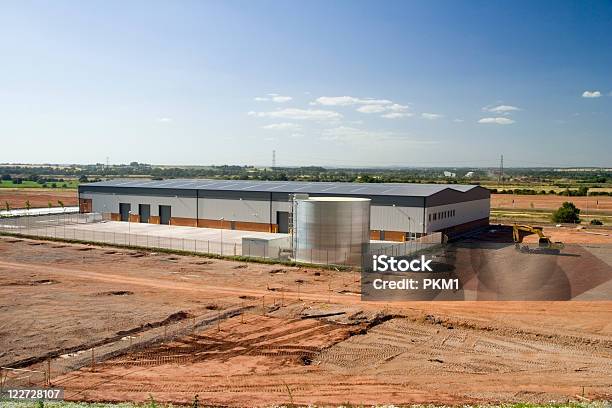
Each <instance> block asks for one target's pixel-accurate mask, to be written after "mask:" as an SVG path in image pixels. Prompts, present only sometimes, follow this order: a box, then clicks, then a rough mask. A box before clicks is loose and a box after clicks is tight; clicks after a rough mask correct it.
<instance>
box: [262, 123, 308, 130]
mask: <svg viewBox="0 0 612 408" xmlns="http://www.w3.org/2000/svg"><path fill="white" fill-rule="evenodd" d="M301 128H302V127H301V126H300V125H298V124H297V123H289V122H282V123H271V124H269V125H266V126H262V129H268V130H300V129H301Z"/></svg>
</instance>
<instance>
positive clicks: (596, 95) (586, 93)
mask: <svg viewBox="0 0 612 408" xmlns="http://www.w3.org/2000/svg"><path fill="white" fill-rule="evenodd" d="M600 96H601V92H599V91H584V92H583V93H582V97H583V98H599V97H600Z"/></svg>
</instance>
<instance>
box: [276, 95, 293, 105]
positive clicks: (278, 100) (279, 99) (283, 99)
mask: <svg viewBox="0 0 612 408" xmlns="http://www.w3.org/2000/svg"><path fill="white" fill-rule="evenodd" d="M292 99H293V98H292V97H290V96H282V95H278V96H273V97H272V102H276V103H285V102H289V101H290V100H292Z"/></svg>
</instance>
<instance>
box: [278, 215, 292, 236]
mask: <svg viewBox="0 0 612 408" xmlns="http://www.w3.org/2000/svg"><path fill="white" fill-rule="evenodd" d="M276 223H277V224H278V232H280V233H282V234H288V233H289V213H288V212H287V211H277V212H276Z"/></svg>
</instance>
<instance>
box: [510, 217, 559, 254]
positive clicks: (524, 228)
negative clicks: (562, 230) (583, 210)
mask: <svg viewBox="0 0 612 408" xmlns="http://www.w3.org/2000/svg"><path fill="white" fill-rule="evenodd" d="M522 232H527V233H531V234H538V237H540V238H539V239H538V248H530V247H529V246H527V245H521V244H522V243H523V237H524V236H525V234H522ZM512 238H513V239H514V245H515V247H516V249H517V251H520V252H525V253H540V254H552V255H558V254H559V253H560V252H561V250H562V249H563V248H564V247H565V245H563V242H552V241H551V240H550V238H549V237H547V236H546V235H544V232H543V228H542V227H533V226H531V225H521V224H514V226H513V227H512Z"/></svg>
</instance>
